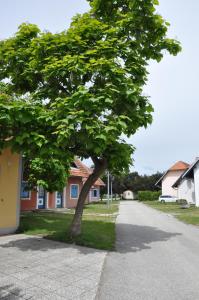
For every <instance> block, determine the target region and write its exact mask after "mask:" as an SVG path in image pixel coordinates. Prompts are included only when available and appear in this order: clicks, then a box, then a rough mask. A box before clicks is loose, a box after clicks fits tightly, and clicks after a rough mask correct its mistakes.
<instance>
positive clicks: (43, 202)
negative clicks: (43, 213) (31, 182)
mask: <svg viewBox="0 0 199 300" xmlns="http://www.w3.org/2000/svg"><path fill="white" fill-rule="evenodd" d="M91 173H92V170H91V169H90V168H88V167H87V166H86V165H85V164H83V163H82V162H81V161H80V160H79V159H76V160H75V161H74V163H73V164H72V166H71V170H70V176H69V178H68V181H67V182H66V186H65V188H64V190H63V191H62V192H58V191H57V192H56V191H55V192H53V193H48V192H46V191H45V190H44V188H43V187H42V186H39V187H37V189H36V190H34V191H28V190H27V189H26V187H27V182H26V180H25V178H24V177H23V176H22V182H21V196H20V198H21V210H22V211H25V210H34V209H52V208H74V207H76V205H77V200H78V197H79V194H80V192H81V189H82V187H83V185H84V183H85V181H86V180H87V178H88V176H89V175H90V174H91ZM104 185H105V184H104V182H103V181H102V180H101V179H100V178H99V179H98V180H97V181H96V182H95V184H94V185H93V186H92V188H91V190H90V192H89V195H88V197H87V200H86V203H90V202H97V201H99V199H100V186H104Z"/></svg>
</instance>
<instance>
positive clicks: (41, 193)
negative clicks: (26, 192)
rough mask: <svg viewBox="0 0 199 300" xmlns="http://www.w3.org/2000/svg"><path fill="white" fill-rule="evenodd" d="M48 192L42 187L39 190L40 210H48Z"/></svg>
mask: <svg viewBox="0 0 199 300" xmlns="http://www.w3.org/2000/svg"><path fill="white" fill-rule="evenodd" d="M46 194H47V193H46V191H45V190H44V188H43V187H42V186H39V188H38V208H39V209H44V208H46Z"/></svg>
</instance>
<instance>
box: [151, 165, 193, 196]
mask: <svg viewBox="0 0 199 300" xmlns="http://www.w3.org/2000/svg"><path fill="white" fill-rule="evenodd" d="M189 167H190V165H189V164H187V163H185V162H183V161H178V162H177V163H175V164H174V165H173V166H172V167H170V168H169V169H168V170H167V171H166V172H165V173H164V174H163V176H162V177H161V178H160V179H159V180H158V181H157V182H156V186H160V187H161V188H162V195H170V196H174V197H178V189H177V188H176V187H174V186H173V185H174V184H175V183H176V181H177V180H178V179H179V178H180V177H181V175H182V174H183V173H184V172H185V171H186V170H188V168H189Z"/></svg>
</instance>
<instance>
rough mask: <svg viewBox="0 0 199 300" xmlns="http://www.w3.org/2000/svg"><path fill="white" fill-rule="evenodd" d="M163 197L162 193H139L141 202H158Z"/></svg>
mask: <svg viewBox="0 0 199 300" xmlns="http://www.w3.org/2000/svg"><path fill="white" fill-rule="evenodd" d="M160 195H161V191H158V192H152V191H140V192H138V200H139V201H155V200H158V198H159V196H160Z"/></svg>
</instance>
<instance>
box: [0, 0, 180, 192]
mask: <svg viewBox="0 0 199 300" xmlns="http://www.w3.org/2000/svg"><path fill="white" fill-rule="evenodd" d="M89 2H90V5H91V10H90V11H89V12H88V13H84V14H82V15H77V16H75V17H74V18H73V21H72V23H71V26H70V28H69V29H68V30H65V31H63V32H61V33H56V34H53V33H50V32H41V31H40V29H39V28H38V27H37V26H36V25H34V24H28V23H23V24H22V25H20V26H19V29H18V31H17V33H16V34H15V35H14V36H13V37H11V38H9V39H6V40H3V41H0V80H1V82H2V81H4V80H6V82H7V83H6V91H7V93H8V94H9V96H5V90H4V92H3V94H2V93H1V96H0V126H1V132H0V147H1V148H3V147H8V146H9V147H11V148H12V149H13V150H15V151H18V152H23V153H24V154H25V155H26V156H27V157H28V158H29V159H30V161H31V162H32V163H31V165H30V167H31V168H30V169H31V172H32V176H31V177H30V178H31V179H32V180H33V179H34V180H33V181H36V180H37V179H39V180H42V182H43V184H44V185H45V186H46V188H47V189H49V190H50V189H51V190H52V189H55V188H59V189H60V182H62V184H61V185H63V182H64V176H66V175H64V174H65V172H64V170H67V169H68V168H69V166H70V163H71V160H72V159H73V158H74V155H78V156H80V157H82V158H88V157H91V158H92V159H93V160H94V163H95V162H96V160H97V159H99V158H101V159H105V160H106V162H107V167H108V168H109V169H110V170H113V172H115V173H117V172H121V171H123V170H124V169H126V168H128V166H129V164H130V163H131V154H132V153H133V150H134V148H133V146H131V145H128V144H127V143H126V142H125V141H124V140H123V139H122V138H121V137H122V135H127V136H131V135H132V134H134V133H135V132H136V131H137V129H138V128H140V127H142V126H144V127H146V126H147V125H148V124H150V123H151V122H152V115H151V113H152V111H153V108H152V106H151V104H150V103H149V101H148V98H147V97H146V96H144V95H143V86H144V85H145V84H146V82H147V74H148V73H147V66H148V62H149V60H151V59H153V60H156V61H158V62H159V61H160V60H161V59H162V57H163V54H164V50H167V51H168V52H169V53H171V54H173V55H176V54H177V53H178V52H179V50H180V45H179V43H178V42H177V41H175V40H173V39H169V38H168V37H167V35H166V34H167V28H168V26H169V24H168V23H167V22H166V21H165V20H164V19H163V18H162V17H161V16H160V15H158V14H157V13H156V10H155V5H157V4H158V1H157V0H117V1H103V0H93V1H89ZM4 82H5V81H4ZM46 160H47V161H48V165H47V166H46V167H44V166H45V165H46V164H45V161H46ZM41 166H42V167H41ZM58 166H59V167H58ZM55 170H57V172H56V173H57V174H56V178H57V179H58V180H56V178H52V177H53V173H54V172H55ZM47 173H48V174H51V175H52V177H51V176H50V175H48V176H46V174H47Z"/></svg>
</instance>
